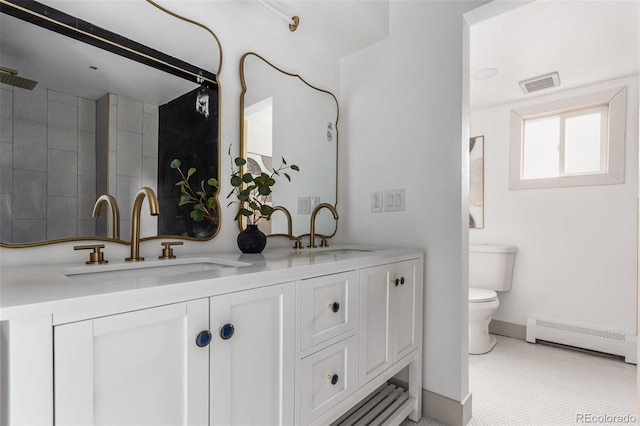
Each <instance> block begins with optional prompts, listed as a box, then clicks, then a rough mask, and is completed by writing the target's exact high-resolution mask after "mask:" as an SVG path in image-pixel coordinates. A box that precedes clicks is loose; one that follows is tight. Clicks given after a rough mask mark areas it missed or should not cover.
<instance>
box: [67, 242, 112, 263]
mask: <svg viewBox="0 0 640 426" xmlns="http://www.w3.org/2000/svg"><path fill="white" fill-rule="evenodd" d="M103 248H104V244H88V245H83V246H73V249H74V250H93V252H92V253H89V260H88V261H87V265H101V264H103V263H109V261H108V260H104V253H103V252H101V251H100V250H101V249H103Z"/></svg>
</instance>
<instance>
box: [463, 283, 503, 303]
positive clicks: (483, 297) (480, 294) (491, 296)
mask: <svg viewBox="0 0 640 426" xmlns="http://www.w3.org/2000/svg"><path fill="white" fill-rule="evenodd" d="M494 300H498V293H496V292H495V291H493V290H488V289H484V288H473V287H469V303H486V302H493V301H494Z"/></svg>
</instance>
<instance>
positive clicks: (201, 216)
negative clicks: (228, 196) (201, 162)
mask: <svg viewBox="0 0 640 426" xmlns="http://www.w3.org/2000/svg"><path fill="white" fill-rule="evenodd" d="M169 167H171V168H172V169H175V170H177V171H178V173H179V174H180V177H181V178H182V179H181V180H180V181H178V182H176V186H179V187H180V199H179V201H178V205H179V206H185V205H191V207H192V209H191V211H190V212H189V216H190V217H191V219H193V220H194V221H195V222H201V221H203V220H205V219H206V220H208V221H209V222H210V223H211V224H212V225H215V224H217V222H218V217H217V215H216V209H217V207H218V206H217V202H216V197H215V194H216V193H217V192H218V180H217V179H216V178H212V177H211V178H209V179H207V180H206V181H205V180H204V179H202V180H201V181H200V183H199V184H196V186H195V187H194V186H192V185H191V182H189V181H190V179H191V177H192V176H193V175H194V174H195V173H196V168H195V167H190V168H189V169H188V170H187V172H186V174H185V173H184V172H183V171H182V168H181V167H182V163H181V162H180V160H178V159H174V160H173V161H171V163H170V164H169Z"/></svg>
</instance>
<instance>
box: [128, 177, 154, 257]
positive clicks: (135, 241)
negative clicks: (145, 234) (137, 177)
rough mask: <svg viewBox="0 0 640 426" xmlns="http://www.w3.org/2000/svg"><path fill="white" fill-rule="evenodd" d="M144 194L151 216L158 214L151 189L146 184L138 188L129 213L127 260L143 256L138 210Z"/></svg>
mask: <svg viewBox="0 0 640 426" xmlns="http://www.w3.org/2000/svg"><path fill="white" fill-rule="evenodd" d="M145 196H146V197H147V199H148V200H149V210H150V211H151V216H158V214H160V206H159V205H158V198H157V197H156V194H155V193H154V192H153V190H152V189H151V188H148V187H146V186H144V187H142V188H140V190H138V193H137V194H136V197H135V198H134V200H133V211H132V213H131V256H130V257H127V258H126V259H125V260H126V261H127V262H137V261H140V260H144V257H140V211H141V210H142V202H143V201H144V197H145Z"/></svg>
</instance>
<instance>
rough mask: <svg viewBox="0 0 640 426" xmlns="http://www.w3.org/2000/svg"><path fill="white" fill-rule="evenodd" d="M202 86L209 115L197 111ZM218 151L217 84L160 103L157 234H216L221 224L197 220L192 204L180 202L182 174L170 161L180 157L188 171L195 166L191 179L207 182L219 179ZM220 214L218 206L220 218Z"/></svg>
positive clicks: (200, 236)
mask: <svg viewBox="0 0 640 426" xmlns="http://www.w3.org/2000/svg"><path fill="white" fill-rule="evenodd" d="M202 90H204V91H205V94H206V95H207V96H208V97H209V102H208V103H209V105H208V107H209V115H208V117H207V116H205V115H204V114H202V113H201V112H198V111H196V97H197V96H198V92H201V91H202ZM218 155H219V153H218V88H217V86H214V87H213V88H204V87H202V88H197V89H195V90H192V91H190V92H188V93H186V94H184V95H182V96H180V97H179V98H176V99H174V100H172V101H170V102H169V103H167V104H165V105H162V106H160V108H159V127H158V191H157V192H158V194H157V195H158V201H159V203H160V212H161V214H160V217H159V218H158V235H181V236H184V237H192V238H208V237H211V236H212V235H214V234H215V232H216V230H217V227H218V224H215V225H214V224H211V223H209V222H208V221H206V220H204V221H202V222H195V221H193V220H192V219H191V218H190V217H189V212H190V211H191V209H192V207H191V205H185V206H178V202H179V200H180V187H178V186H176V182H178V181H180V180H181V178H180V174H179V173H178V171H177V170H174V169H171V167H170V164H171V161H173V160H174V159H176V158H177V159H178V160H180V162H181V163H182V170H183V171H184V172H185V173H186V171H187V170H188V169H189V168H191V167H195V168H196V170H197V172H196V173H195V174H194V175H193V176H192V177H191V178H190V183H194V182H196V183H197V184H198V185H199V183H200V181H201V180H204V181H205V182H206V181H207V180H208V179H209V178H210V177H214V178H216V179H218V180H219V178H220V176H219V175H218V172H219V171H218V164H219V160H218ZM206 188H208V187H206ZM208 194H209V195H211V193H209V192H208ZM219 214H220V213H219V210H218V211H217V217H218V219H219ZM218 223H219V220H218Z"/></svg>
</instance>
